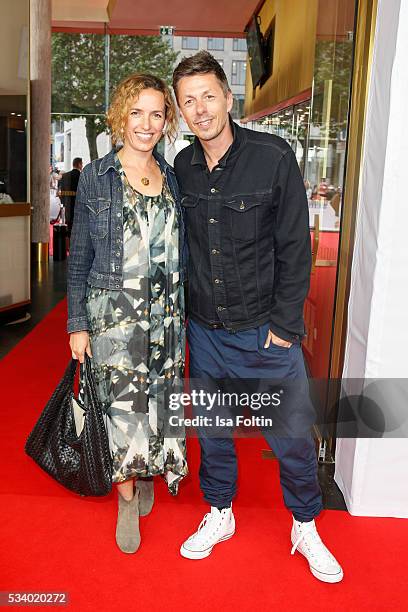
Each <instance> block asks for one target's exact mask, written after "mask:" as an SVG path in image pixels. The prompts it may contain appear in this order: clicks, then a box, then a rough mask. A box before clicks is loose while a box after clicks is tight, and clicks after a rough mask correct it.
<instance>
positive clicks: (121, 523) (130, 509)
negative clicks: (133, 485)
mask: <svg viewBox="0 0 408 612" xmlns="http://www.w3.org/2000/svg"><path fill="white" fill-rule="evenodd" d="M118 506H119V507H118V522H117V524H116V543H117V545H118V546H119V548H120V550H121V551H122V552H124V553H134V552H136V551H137V549H138V548H139V546H140V531H139V491H137V490H136V491H135V494H134V496H133V499H131V500H130V501H126V500H125V499H123V497H122V496H121V494H120V493H118Z"/></svg>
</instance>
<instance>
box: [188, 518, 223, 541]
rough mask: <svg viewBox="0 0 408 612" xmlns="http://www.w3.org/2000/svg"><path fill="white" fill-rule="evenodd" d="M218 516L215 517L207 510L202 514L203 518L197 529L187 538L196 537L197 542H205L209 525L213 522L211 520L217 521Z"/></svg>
mask: <svg viewBox="0 0 408 612" xmlns="http://www.w3.org/2000/svg"><path fill="white" fill-rule="evenodd" d="M220 515H221V513H220ZM220 518H221V516H220V517H219V518H216V517H215V515H214V514H213V513H212V512H207V514H205V515H204V518H203V520H202V521H201V523H200V524H199V526H198V529H197V531H196V532H195V533H194V534H193V535H192V536H190V538H189V540H191V539H192V538H194V539H197V540H198V541H199V542H205V541H206V540H207V538H208V535H209V532H210V531H211V525H212V523H213V520H216V521H219V520H220Z"/></svg>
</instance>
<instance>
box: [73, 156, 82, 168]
mask: <svg viewBox="0 0 408 612" xmlns="http://www.w3.org/2000/svg"><path fill="white" fill-rule="evenodd" d="M81 164H82V157H74V160H73V162H72V167H73V168H77V167H78V166H80V165H81Z"/></svg>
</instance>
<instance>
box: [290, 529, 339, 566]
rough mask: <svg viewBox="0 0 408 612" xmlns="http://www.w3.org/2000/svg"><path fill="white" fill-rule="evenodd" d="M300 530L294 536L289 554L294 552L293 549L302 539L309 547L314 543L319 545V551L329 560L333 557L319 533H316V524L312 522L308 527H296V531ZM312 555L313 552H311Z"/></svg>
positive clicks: (294, 549)
mask: <svg viewBox="0 0 408 612" xmlns="http://www.w3.org/2000/svg"><path fill="white" fill-rule="evenodd" d="M299 530H300V535H299V536H298V537H297V538H296V540H295V543H294V544H293V546H292V550H291V551H290V554H291V555H294V554H295V551H296V549H297V547H298V546H299V544H300V543H301V542H302V540H304V541H305V544H306V545H307V546H309V547H310V545H311V544H316V545H317V546H318V547H319V549H320V550H319V552H320V553H324V554H325V555H326V556H327V557H328V558H330V559H331V560H332V559H333V555H332V554H331V552H330V551H329V550H328V549H327V548H326V546H325V545H324V544H323V542H322V540H321V538H320V536H319V534H318V533H317V529H316V526H315V524H314V522H313V523H312V525H311V526H310V527H297V531H299ZM312 556H314V554H313V553H312Z"/></svg>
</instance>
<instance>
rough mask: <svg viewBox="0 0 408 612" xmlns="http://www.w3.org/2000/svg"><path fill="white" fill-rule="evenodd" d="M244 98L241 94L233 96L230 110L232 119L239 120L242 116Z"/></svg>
mask: <svg viewBox="0 0 408 612" xmlns="http://www.w3.org/2000/svg"><path fill="white" fill-rule="evenodd" d="M244 104H245V96H244V95H243V94H234V102H233V105H232V109H231V116H232V118H233V119H241V118H242V117H243V116H244Z"/></svg>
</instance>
